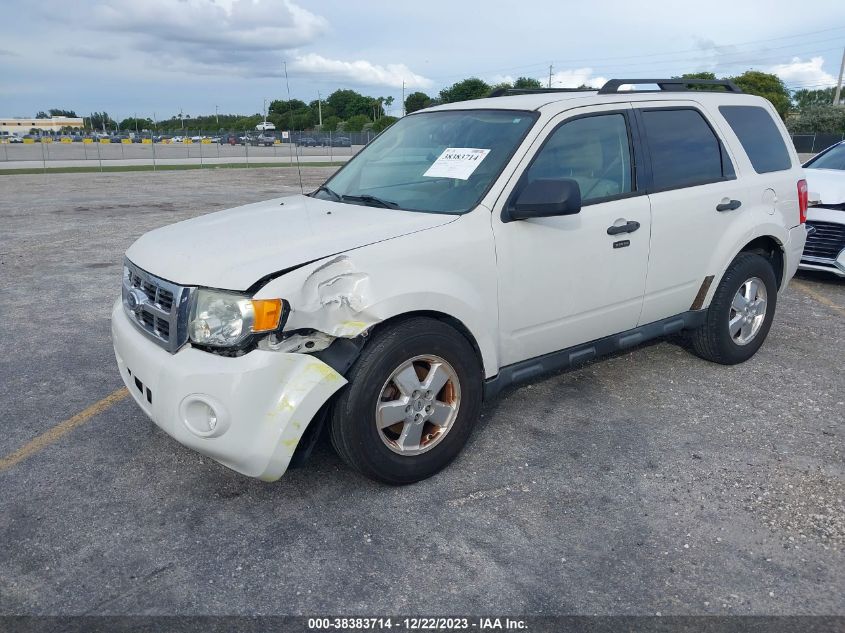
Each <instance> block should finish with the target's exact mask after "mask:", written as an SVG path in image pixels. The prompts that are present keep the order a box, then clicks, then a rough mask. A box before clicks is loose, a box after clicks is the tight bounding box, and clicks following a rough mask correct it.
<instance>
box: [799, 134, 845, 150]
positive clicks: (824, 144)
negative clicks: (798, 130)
mask: <svg viewBox="0 0 845 633" xmlns="http://www.w3.org/2000/svg"><path fill="white" fill-rule="evenodd" d="M843 140H845V134H831V133H829V132H820V133H818V134H793V135H792V144H793V145H795V151H797V152H798V153H799V154H818V153H819V152H821V151H822V150H824V149H826V148H828V147H830V146H831V145H833V144H834V143H838V142H839V141H843Z"/></svg>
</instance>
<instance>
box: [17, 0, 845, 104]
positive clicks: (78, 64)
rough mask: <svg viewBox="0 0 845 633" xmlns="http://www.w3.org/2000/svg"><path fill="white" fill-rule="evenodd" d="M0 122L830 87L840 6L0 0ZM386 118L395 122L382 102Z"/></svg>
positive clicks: (783, 2) (547, 0)
mask: <svg viewBox="0 0 845 633" xmlns="http://www.w3.org/2000/svg"><path fill="white" fill-rule="evenodd" d="M2 15H3V18H2V22H0V24H2V37H0V115H2V116H33V115H34V114H35V112H36V111H37V110H46V109H48V108H54V107H56V108H65V109H73V110H76V111H77V113H79V114H80V115H81V114H85V113H88V112H90V111H92V110H97V111H100V110H106V111H108V112H109V114H111V115H112V116H113V117H119V118H124V117H127V116H132V115H133V114H134V113H137V114H138V115H139V116H153V114H154V113H155V115H156V117H157V118H167V117H170V116H171V115H173V114H175V113H178V112H179V110H180V108H181V109H182V110H183V111H184V112H185V113H186V114H191V115H194V116H196V115H198V114H205V113H213V112H214V108H215V105H216V106H218V107H219V111H220V112H221V113H222V112H233V113H234V112H238V113H255V112H259V111H261V110H262V107H263V105H262V104H263V100H264V98H270V99H272V98H284V96H285V94H286V89H285V82H284V76H283V73H282V65H283V61H286V62H287V68H288V75H289V81H290V90H291V93H292V95H293V96H294V97H297V98H300V99H303V100H304V101H310V100H312V99H315V98H317V93H318V91H319V92H321V93H322V94H323V95H324V96H325V95H326V94H327V93H329V92H331V91H332V90H334V89H336V88H339V87H344V88H353V89H355V90H358V91H360V92H363V93H365V94H370V95H373V96H389V95H393V96H395V97H396V101H397V103H398V101H399V97H400V95H401V91H402V82H403V81H404V82H405V86H406V92H411V91H414V90H422V91H424V92H427V93H428V94H436V93H437V92H438V91H439V90H440V89H441V88H442V87H444V86H447V85H449V84H451V83H453V82H455V81H457V80H460V79H462V78H465V77H468V76H477V77H481V78H482V79H485V80H486V81H488V82H491V83H495V82H498V81H506V80H509V79H511V78H514V77H518V76H521V75H525V76H530V77H538V78H542V79H543V81H544V82H546V81H547V80H548V75H549V65H552V83H553V85H555V86H561V87H566V86H576V85H578V84H581V83H584V82H588V83H593V84H597V83H601V81H602V80H603V79H604V78H608V77H643V76H646V77H654V76H667V77H668V76H672V75H676V74H680V73H683V72H693V71H702V70H710V71H713V72H715V73H717V74H730V73H736V72H741V71H743V70H746V69H748V68H755V69H759V70H765V71H769V72H774V73H777V74H778V75H779V76H780V77H781V78H782V79H783V80H784V81H785V82H786V84H787V85H788V86H789V87H791V88H799V87H811V88H815V87H825V86H830V85H832V84H833V83H834V82H835V80H836V76H837V74H838V72H839V63H840V60H841V58H842V51H843V47H845V2H843V1H842V0H805V1H804V2H802V3H800V4H798V5H796V3H795V2H794V0H789V1H787V0H766V1H763V0H743V1H737V0H708V1H707V2H677V1H676V0H674V1H673V0H648V1H647V2H631V1H630V0H618V1H617V0H594V1H592V2H578V3H568V2H560V0H521V1H520V2H515V1H513V0H510V1H508V2H504V1H498V0H487V1H484V2H482V1H468V0H463V1H462V0H424V1H422V2H419V1H418V2H397V1H396V0H392V1H382V0H371V1H367V0H357V1H355V2H353V1H349V0H313V1H311V2H308V1H307V0H73V1H68V0H37V1H35V0H4V1H3V11H2ZM395 110H396V111H395V112H394V114H398V113H399V111H398V110H399V106H398V105H397V106H395Z"/></svg>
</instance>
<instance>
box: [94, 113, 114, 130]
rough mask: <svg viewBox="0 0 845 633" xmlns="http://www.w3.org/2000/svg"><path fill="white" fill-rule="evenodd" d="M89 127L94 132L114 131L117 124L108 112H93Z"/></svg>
mask: <svg viewBox="0 0 845 633" xmlns="http://www.w3.org/2000/svg"><path fill="white" fill-rule="evenodd" d="M88 126H89V128H90V129H92V130H100V131H103V130H113V129H115V128H116V127H117V123H115V122H114V120H112V118H111V117H110V116H109V115H108V113H107V112H92V113H91V116H90V117H89V118H88Z"/></svg>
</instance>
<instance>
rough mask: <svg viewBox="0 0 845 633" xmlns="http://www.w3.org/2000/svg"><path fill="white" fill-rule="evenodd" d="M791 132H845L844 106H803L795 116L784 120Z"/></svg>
mask: <svg viewBox="0 0 845 633" xmlns="http://www.w3.org/2000/svg"><path fill="white" fill-rule="evenodd" d="M786 127H787V128H788V129H789V131H790V132H792V133H793V134H819V133H831V134H845V108H843V107H842V106H835V105H831V104H828V105H817V106H808V107H806V108H803V109H802V110H801V111H800V112H799V113H798V115H797V116H791V117H789V118H788V119H787V121H786Z"/></svg>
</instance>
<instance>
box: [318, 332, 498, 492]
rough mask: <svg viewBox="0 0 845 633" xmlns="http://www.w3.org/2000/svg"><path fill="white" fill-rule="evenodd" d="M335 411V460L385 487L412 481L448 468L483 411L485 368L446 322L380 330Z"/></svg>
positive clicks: (358, 363)
mask: <svg viewBox="0 0 845 633" xmlns="http://www.w3.org/2000/svg"><path fill="white" fill-rule="evenodd" d="M347 378H348V379H349V385H348V386H347V387H346V389H344V390H343V391H342V392H341V394H340V395H339V397H338V399H337V401H336V402H335V404H334V407H333V410H332V420H331V438H332V444H333V445H334V447H335V450H336V451H337V453H338V455H340V457H341V458H342V459H343V460H344V461H346V462H347V463H348V464H349V465H350V466H352V467H353V468H355V469H357V470H359V471H360V472H361V473H363V474H364V475H366V476H368V477H370V478H372V479H376V480H378V481H382V482H385V483H388V484H393V485H401V484H409V483H414V482H416V481H420V480H422V479H426V478H427V477H431V476H432V475H434V474H435V473H437V472H438V471H440V470H441V469H443V468H444V467H445V466H447V465H448V464H449V462H451V461H452V460H453V459H454V458H455V457H456V456H457V455H458V453H459V452H460V451H461V449H462V448H463V446H464V444H465V443H466V441H467V439H468V438H469V435H470V433H471V431H472V428H473V426H474V424H475V421H476V419H477V418H478V414H479V412H480V409H481V396H482V380H483V374H482V371H481V365H480V363H479V361H478V357H477V356H476V353H475V350H474V349H473V347H472V345H470V343H469V341H468V340H467V339H466V338H465V337H464V336H463V335H462V334H461V333H460V332H458V331H457V330H455V329H453V328H452V327H450V326H449V325H447V324H445V323H443V322H441V321H437V320H435V319H429V318H413V319H408V320H407V321H402V322H400V323H398V324H396V325H393V326H389V327H387V328H385V329H383V330H381V331H377V332H376V333H375V335H374V337H373V340H371V341H370V342H369V343H368V344H367V345H366V347H364V349H363V351H362V352H361V356H360V357H359V358H358V360H357V361H356V363H355V365H354V366H353V367H352V369H351V370H350V372H349V375H348V376H347Z"/></svg>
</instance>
